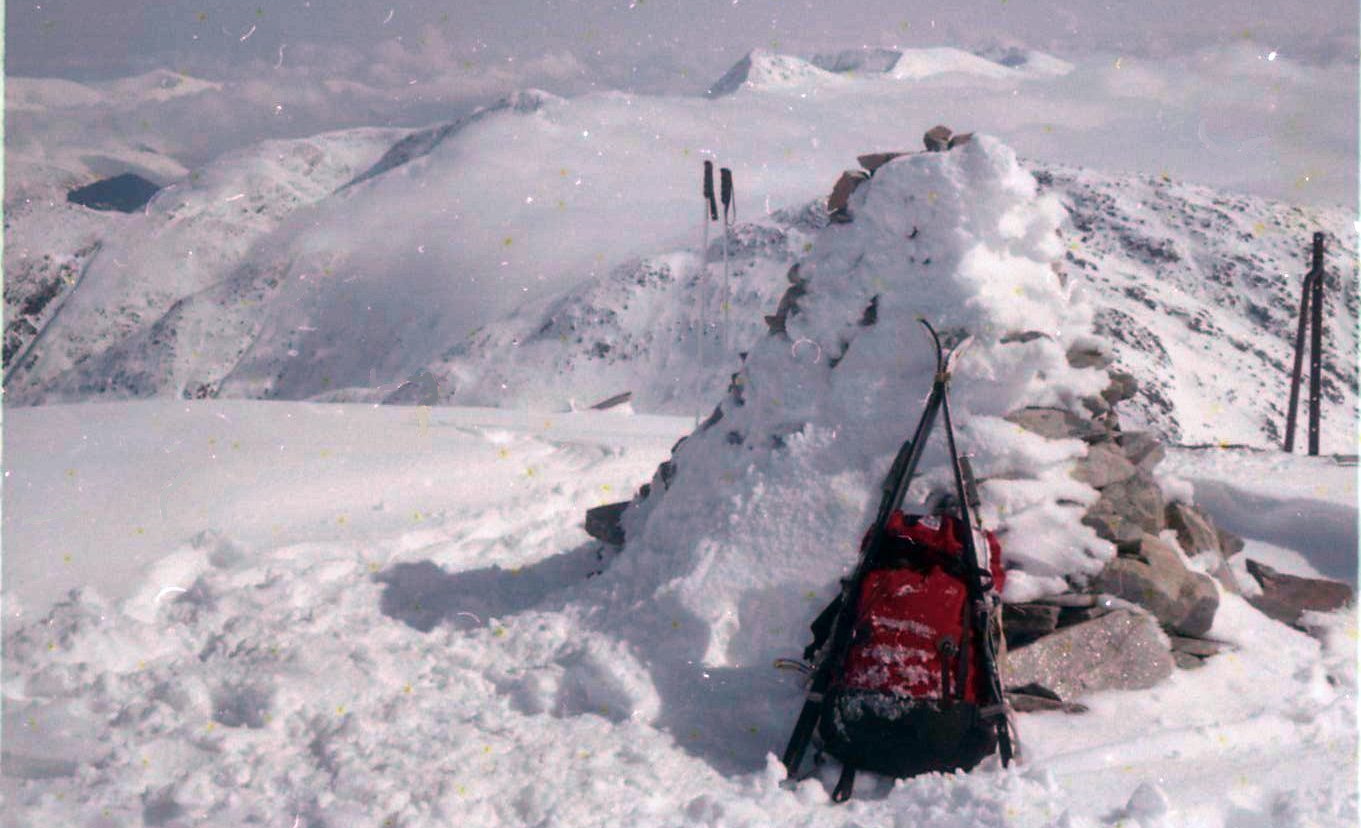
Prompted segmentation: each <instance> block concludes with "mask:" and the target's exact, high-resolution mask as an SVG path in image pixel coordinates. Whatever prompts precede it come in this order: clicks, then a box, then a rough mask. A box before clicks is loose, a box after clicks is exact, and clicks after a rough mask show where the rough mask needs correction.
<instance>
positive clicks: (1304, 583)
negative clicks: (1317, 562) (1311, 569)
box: [1247, 559, 1352, 626]
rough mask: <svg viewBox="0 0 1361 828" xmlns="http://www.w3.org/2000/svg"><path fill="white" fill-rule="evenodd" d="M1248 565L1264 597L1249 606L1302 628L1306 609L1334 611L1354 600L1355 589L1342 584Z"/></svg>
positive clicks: (1250, 600) (1253, 599)
mask: <svg viewBox="0 0 1361 828" xmlns="http://www.w3.org/2000/svg"><path fill="white" fill-rule="evenodd" d="M1247 564H1248V573H1249V574H1250V575H1252V577H1253V578H1254V579H1255V580H1256V581H1257V583H1259V584H1261V586H1262V594H1261V595H1257V596H1253V597H1250V598H1248V603H1250V604H1252V605H1253V606H1254V607H1256V608H1257V609H1259V610H1261V611H1262V612H1263V613H1265V614H1266V615H1268V616H1270V617H1272V618H1275V619H1276V620H1277V621H1284V622H1285V623H1287V624H1291V625H1294V626H1298V625H1299V621H1300V615H1301V613H1303V612H1305V611H1306V610H1311V611H1313V612H1332V611H1333V610H1335V609H1339V608H1341V607H1343V606H1346V605H1347V604H1349V603H1351V601H1352V588H1351V587H1350V586H1348V585H1347V584H1344V583H1342V582H1340V581H1330V580H1327V579H1325V578H1301V577H1299V576H1297V575H1287V574H1285V573H1284V572H1278V571H1276V570H1275V569H1272V568H1271V567H1269V566H1267V565H1266V564H1261V563H1258V562H1257V561H1254V560H1252V559H1249V560H1248V562H1247Z"/></svg>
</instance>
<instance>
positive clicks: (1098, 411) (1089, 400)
mask: <svg viewBox="0 0 1361 828" xmlns="http://www.w3.org/2000/svg"><path fill="white" fill-rule="evenodd" d="M1082 407H1083V408H1085V409H1087V412H1088V413H1089V414H1091V415H1092V417H1093V418H1094V419H1095V418H1097V417H1100V416H1101V415H1102V414H1106V413H1108V412H1109V411H1110V410H1111V404H1110V403H1108V402H1106V398H1105V397H1101V396H1091V397H1083V398H1082Z"/></svg>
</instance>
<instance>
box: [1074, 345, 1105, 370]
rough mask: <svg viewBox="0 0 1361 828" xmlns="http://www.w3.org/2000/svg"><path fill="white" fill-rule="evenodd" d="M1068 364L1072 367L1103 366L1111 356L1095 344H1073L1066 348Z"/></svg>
mask: <svg viewBox="0 0 1361 828" xmlns="http://www.w3.org/2000/svg"><path fill="white" fill-rule="evenodd" d="M1068 364H1069V365H1071V366H1073V367H1074V368H1105V367H1107V366H1109V365H1110V364H1111V356H1110V354H1109V353H1107V352H1106V351H1104V350H1102V349H1101V348H1099V347H1097V346H1095V345H1074V346H1073V347H1071V348H1069V349H1068Z"/></svg>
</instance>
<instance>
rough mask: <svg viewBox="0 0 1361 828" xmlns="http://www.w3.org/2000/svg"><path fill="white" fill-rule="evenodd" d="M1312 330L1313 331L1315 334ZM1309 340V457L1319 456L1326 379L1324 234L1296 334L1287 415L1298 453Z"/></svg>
mask: <svg viewBox="0 0 1361 828" xmlns="http://www.w3.org/2000/svg"><path fill="white" fill-rule="evenodd" d="M1311 329H1312V330H1311ZM1306 331H1308V332H1309V333H1310V334H1311V336H1310V338H1309V349H1310V352H1311V353H1310V359H1309V453H1310V454H1311V455H1317V454H1318V432H1319V419H1320V415H1321V408H1320V392H1321V382H1322V376H1323V370H1322V364H1323V234H1322V233H1315V234H1314V253H1313V261H1312V263H1311V266H1310V268H1309V273H1308V274H1306V275H1305V277H1304V291H1303V295H1302V296H1301V297H1300V322H1299V327H1298V328H1297V330H1296V333H1295V365H1294V370H1293V371H1292V372H1291V375H1290V402H1289V403H1288V404H1287V406H1286V414H1285V445H1284V448H1285V450H1286V451H1287V452H1290V451H1293V450H1294V449H1295V421H1296V413H1297V411H1298V409H1299V401H1300V374H1301V373H1302V370H1303V368H1304V349H1305V333H1306Z"/></svg>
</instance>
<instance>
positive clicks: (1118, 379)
mask: <svg viewBox="0 0 1361 828" xmlns="http://www.w3.org/2000/svg"><path fill="white" fill-rule="evenodd" d="M1110 378H1111V384H1110V385H1107V386H1106V388H1105V390H1104V391H1102V392H1101V396H1102V397H1105V399H1106V402H1108V403H1110V404H1111V405H1115V404H1116V403H1118V402H1124V401H1125V400H1128V399H1132V398H1133V397H1134V395H1135V394H1136V393H1138V391H1139V381H1138V380H1136V379H1135V378H1134V375H1133V374H1130V373H1128V372H1125V371H1111V372H1110Z"/></svg>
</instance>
